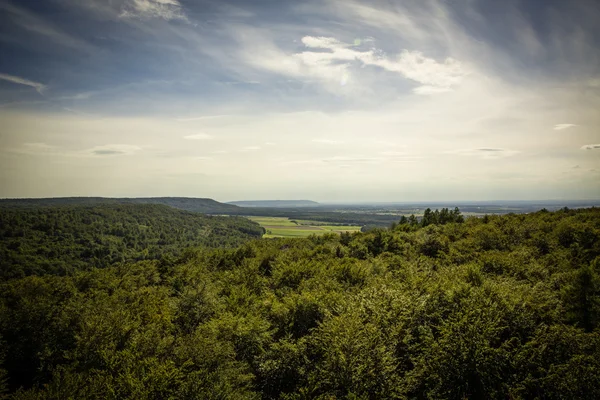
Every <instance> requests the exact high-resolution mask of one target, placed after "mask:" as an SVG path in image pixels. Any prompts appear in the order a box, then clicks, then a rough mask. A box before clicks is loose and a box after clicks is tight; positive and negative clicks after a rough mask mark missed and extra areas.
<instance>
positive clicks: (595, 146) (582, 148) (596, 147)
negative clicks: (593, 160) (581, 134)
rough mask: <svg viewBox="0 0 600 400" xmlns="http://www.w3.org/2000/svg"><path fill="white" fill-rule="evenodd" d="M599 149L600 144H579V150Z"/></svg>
mask: <svg viewBox="0 0 600 400" xmlns="http://www.w3.org/2000/svg"><path fill="white" fill-rule="evenodd" d="M596 149H600V144H585V145H583V146H581V150H596Z"/></svg>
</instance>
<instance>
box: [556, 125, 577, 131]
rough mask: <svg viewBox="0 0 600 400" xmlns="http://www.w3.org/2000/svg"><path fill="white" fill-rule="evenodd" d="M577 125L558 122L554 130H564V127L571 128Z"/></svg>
mask: <svg viewBox="0 0 600 400" xmlns="http://www.w3.org/2000/svg"><path fill="white" fill-rule="evenodd" d="M576 126H577V125H575V124H556V125H554V130H555V131H562V130H564V129H569V128H573V127H576Z"/></svg>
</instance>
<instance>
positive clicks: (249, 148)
mask: <svg viewBox="0 0 600 400" xmlns="http://www.w3.org/2000/svg"><path fill="white" fill-rule="evenodd" d="M256 150H260V146H246V147H244V148H243V149H240V151H242V152H246V151H256Z"/></svg>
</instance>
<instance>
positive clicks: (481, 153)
mask: <svg viewBox="0 0 600 400" xmlns="http://www.w3.org/2000/svg"><path fill="white" fill-rule="evenodd" d="M518 153H519V152H518V151H516V150H509V149H502V148H494V147H484V148H478V149H459V150H450V151H446V152H445V154H457V155H460V156H471V157H478V158H482V159H486V160H490V159H499V158H506V157H511V156H514V155H516V154H518Z"/></svg>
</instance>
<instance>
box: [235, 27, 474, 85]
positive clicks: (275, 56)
mask: <svg viewBox="0 0 600 400" xmlns="http://www.w3.org/2000/svg"><path fill="white" fill-rule="evenodd" d="M302 43H303V44H304V50H303V51H300V52H296V53H294V54H291V55H290V54H286V53H285V52H284V51H282V50H280V49H279V48H277V47H275V46H274V45H268V44H263V45H262V47H259V48H256V45H255V44H254V43H252V44H249V48H248V49H247V52H246V53H245V55H244V56H245V58H246V61H247V62H249V63H250V64H252V65H254V66H257V67H260V68H264V69H267V70H270V71H272V72H276V73H279V74H283V75H288V76H292V77H296V78H303V79H306V78H317V79H319V80H322V81H325V82H328V83H334V84H337V85H338V86H345V85H346V84H347V83H349V82H351V81H352V80H354V79H355V78H356V75H357V71H359V69H360V68H363V67H367V66H369V67H377V68H380V69H383V70H385V71H388V72H393V73H397V74H399V75H401V76H403V77H404V78H406V79H408V80H411V81H413V82H415V83H418V84H420V85H421V86H419V87H417V88H415V89H414V90H413V91H414V93H416V94H424V95H432V94H438V93H444V92H448V91H450V90H452V89H453V88H454V87H455V86H457V85H458V84H460V83H461V81H462V80H463V79H464V77H466V76H467V75H468V74H469V72H468V70H467V69H466V68H465V67H464V66H463V65H462V64H461V63H460V62H459V61H457V60H455V59H453V58H451V57H448V58H446V59H444V60H443V61H440V62H439V61H436V60H435V59H433V58H430V57H427V56H425V55H424V54H423V53H422V52H420V51H410V50H406V49H405V50H402V51H401V52H400V53H399V54H397V55H393V56H388V55H387V54H386V53H384V52H383V51H382V50H379V49H376V48H373V49H370V50H360V49H357V48H354V47H353V45H351V44H348V43H344V42H342V41H340V40H338V39H336V38H333V37H325V36H323V37H315V36H304V37H303V38H302ZM324 50H325V51H324Z"/></svg>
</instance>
